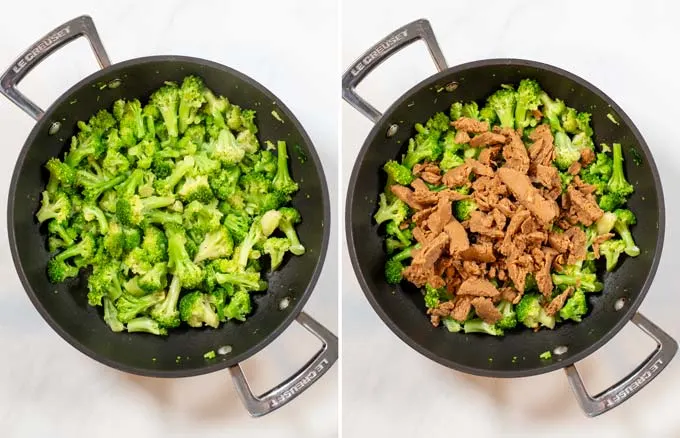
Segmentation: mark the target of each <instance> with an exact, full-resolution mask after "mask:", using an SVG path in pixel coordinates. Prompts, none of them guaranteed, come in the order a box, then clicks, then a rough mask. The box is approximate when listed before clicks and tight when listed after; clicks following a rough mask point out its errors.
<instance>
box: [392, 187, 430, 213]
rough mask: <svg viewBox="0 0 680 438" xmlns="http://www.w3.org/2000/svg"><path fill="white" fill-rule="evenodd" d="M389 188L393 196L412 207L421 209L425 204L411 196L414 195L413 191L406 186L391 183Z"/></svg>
mask: <svg viewBox="0 0 680 438" xmlns="http://www.w3.org/2000/svg"><path fill="white" fill-rule="evenodd" d="M390 190H391V191H392V193H394V196H396V197H397V198H399V199H401V200H402V201H404V202H405V203H406V205H408V206H409V207H411V208H412V209H414V210H422V209H423V208H425V205H423V204H421V203H420V202H418V201H416V200H415V198H414V197H413V195H414V194H413V191H412V190H411V189H409V188H408V187H404V186H400V185H393V186H391V187H390Z"/></svg>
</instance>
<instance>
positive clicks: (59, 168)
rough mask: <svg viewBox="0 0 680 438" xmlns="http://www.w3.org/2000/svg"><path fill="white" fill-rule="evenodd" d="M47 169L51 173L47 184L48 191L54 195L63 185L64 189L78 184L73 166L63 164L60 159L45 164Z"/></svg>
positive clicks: (52, 159)
mask: <svg viewBox="0 0 680 438" xmlns="http://www.w3.org/2000/svg"><path fill="white" fill-rule="evenodd" d="M45 169H47V171H48V172H49V173H50V178H49V180H48V182H47V191H48V192H49V193H54V192H56V191H57V188H58V187H59V186H60V185H61V186H63V187H64V188H67V187H71V186H73V185H74V184H75V183H76V172H75V170H73V168H72V167H71V166H69V165H68V164H66V163H62V162H61V161H60V160H59V159H58V158H54V157H53V158H50V159H49V160H47V163H45Z"/></svg>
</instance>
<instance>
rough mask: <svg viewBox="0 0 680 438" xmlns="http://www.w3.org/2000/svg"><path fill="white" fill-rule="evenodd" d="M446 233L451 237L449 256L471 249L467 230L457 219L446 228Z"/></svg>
mask: <svg viewBox="0 0 680 438" xmlns="http://www.w3.org/2000/svg"><path fill="white" fill-rule="evenodd" d="M444 232H445V233H446V234H448V235H449V239H450V240H449V254H451V255H455V254H457V253H459V252H461V251H465V250H466V249H468V248H469V247H470V241H469V240H468V235H467V232H466V231H465V228H463V226H462V225H461V224H460V222H458V221H457V220H456V219H453V220H451V221H450V222H449V223H448V224H446V226H445V227H444Z"/></svg>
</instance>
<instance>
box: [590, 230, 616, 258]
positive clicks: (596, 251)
mask: <svg viewBox="0 0 680 438" xmlns="http://www.w3.org/2000/svg"><path fill="white" fill-rule="evenodd" d="M612 237H614V235H613V234H612V233H607V234H600V235H599V236H597V237H596V238H595V239H594V240H593V254H594V255H595V258H596V259H599V258H600V245H601V244H602V243H603V242H606V241H607V240H609V239H611V238H612Z"/></svg>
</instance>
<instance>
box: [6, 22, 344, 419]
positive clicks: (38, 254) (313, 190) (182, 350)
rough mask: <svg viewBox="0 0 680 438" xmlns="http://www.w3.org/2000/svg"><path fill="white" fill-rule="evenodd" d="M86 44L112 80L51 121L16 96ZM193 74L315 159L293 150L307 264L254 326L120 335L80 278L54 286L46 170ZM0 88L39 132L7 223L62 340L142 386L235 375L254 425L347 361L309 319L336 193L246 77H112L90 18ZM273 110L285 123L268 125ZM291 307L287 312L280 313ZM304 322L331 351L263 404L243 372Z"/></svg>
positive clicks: (63, 100)
mask: <svg viewBox="0 0 680 438" xmlns="http://www.w3.org/2000/svg"><path fill="white" fill-rule="evenodd" d="M79 36H85V37H86V38H87V39H88V40H89V41H90V45H91V46H92V49H93V50H94V52H95V55H96V57H97V59H98V61H99V64H100V66H101V67H102V70H100V71H98V72H96V73H94V74H92V75H91V76H89V77H87V78H85V79H83V80H82V81H80V82H79V83H78V84H77V85H75V86H73V87H72V88H71V89H70V90H68V91H67V92H66V93H64V94H63V95H62V96H61V97H60V98H59V99H57V101H56V102H55V103H54V104H52V106H50V108H49V109H48V110H47V111H45V112H43V111H42V110H41V109H40V108H39V107H37V106H36V105H35V104H34V103H32V102H31V101H30V100H28V99H27V98H26V97H24V96H23V95H22V94H21V93H20V92H19V91H18V90H17V89H16V84H17V83H18V82H19V81H20V80H21V79H22V78H23V76H24V75H25V74H26V73H28V72H29V71H30V70H31V69H32V68H33V67H35V66H36V65H37V64H38V63H39V62H41V61H42V60H43V59H44V58H45V57H46V56H48V55H49V54H51V53H52V52H53V51H55V50H56V49H57V48H59V47H60V46H62V45H64V44H66V43H68V42H70V41H72V40H74V39H76V38H78V37H79ZM188 74H196V75H198V76H200V77H202V78H203V79H204V80H205V82H206V84H207V85H208V86H209V87H210V88H212V89H213V90H214V91H215V92H217V93H219V94H222V95H225V96H228V97H229V99H230V100H231V101H233V102H235V103H237V104H239V105H241V106H243V107H248V108H253V109H255V110H257V113H258V127H259V131H260V133H259V137H260V139H262V140H265V139H270V140H276V139H284V140H286V141H287V142H288V144H290V145H291V146H292V145H299V146H300V148H301V150H302V152H301V153H304V155H306V157H307V159H306V160H305V161H304V163H302V162H301V161H302V160H299V159H297V158H296V154H297V153H300V152H296V151H295V149H296V148H291V149H292V150H291V156H292V157H293V159H292V160H291V166H292V169H291V171H292V174H293V177H294V178H295V179H296V180H297V181H298V182H299V183H300V192H299V194H298V195H297V196H296V197H295V199H294V200H293V205H294V206H295V207H296V208H297V209H298V210H299V211H300V213H301V215H302V217H303V219H304V220H303V223H302V224H301V225H300V226H299V228H298V232H299V234H300V236H301V239H302V240H303V242H304V244H305V246H306V248H307V253H306V254H305V255H304V256H302V257H292V258H290V259H287V260H285V265H284V266H283V268H282V269H281V270H279V271H277V272H275V273H274V274H271V275H270V276H269V278H268V280H269V284H270V287H269V290H268V291H267V292H266V293H264V294H260V295H257V296H256V297H255V299H254V302H255V310H254V312H253V315H252V316H251V317H250V318H248V320H247V321H246V322H244V323H240V324H236V323H228V324H224V325H222V326H221V327H220V328H219V329H216V330H213V329H205V330H203V329H201V330H196V329H186V328H185V329H177V330H173V331H172V332H171V333H170V335H169V336H167V337H157V336H153V335H146V334H128V333H114V332H112V331H111V330H109V328H108V327H107V326H106V324H105V323H104V321H103V320H102V316H101V314H100V312H99V311H98V310H97V309H95V308H92V307H90V306H89V305H88V304H87V298H86V295H87V286H86V283H85V281H83V279H82V278H78V279H74V280H73V281H70V282H68V283H65V284H60V285H53V284H50V283H49V282H48V279H47V276H46V273H45V266H46V263H47V261H48V259H49V254H48V252H47V250H46V245H45V242H46V240H45V239H46V236H45V232H44V229H43V228H41V227H40V226H39V225H38V223H37V222H36V220H35V212H36V211H37V209H38V208H39V199H40V193H41V192H42V191H43V190H44V187H45V184H46V181H47V175H46V172H45V171H44V170H43V165H44V163H45V162H46V161H47V160H48V159H49V158H50V157H53V156H57V155H61V154H62V153H63V152H64V150H65V148H66V146H65V145H66V144H67V143H68V139H69V138H70V137H71V136H72V135H73V134H74V132H75V128H76V122H77V121H78V120H87V118H89V116H90V115H92V114H94V113H95V112H96V111H98V110H99V109H102V108H110V107H111V106H112V104H113V102H114V101H115V100H117V99H120V98H127V99H131V98H140V99H147V98H148V96H149V95H150V93H151V92H152V91H153V90H155V89H157V88H158V87H160V86H162V85H163V82H164V81H181V80H182V78H183V77H184V76H186V75H188ZM0 85H1V87H0V88H1V91H2V92H3V94H5V96H7V97H8V98H9V99H10V100H12V101H13V102H14V103H16V104H17V105H18V106H19V107H21V108H22V109H24V110H25V111H26V112H27V113H28V114H29V115H31V116H32V117H33V118H34V119H36V121H37V123H36V125H35V127H34V128H33V130H32V132H31V134H30V135H29V137H28V139H27V140H26V143H25V145H24V147H23V149H22V150H21V153H20V155H19V158H18V160H17V163H16V167H15V169H14V175H13V176H12V182H11V186H10V190H9V201H8V217H7V222H8V228H9V242H10V247H11V251H12V257H13V259H14V264H15V266H16V269H17V272H18V274H19V277H20V279H21V282H22V283H23V286H24V288H25V289H26V292H27V293H28V296H29V298H30V299H31V301H32V302H33V304H34V305H35V307H36V309H37V310H38V311H39V312H40V314H41V315H42V316H43V317H44V318H45V320H46V321H47V322H48V323H49V324H50V326H52V328H53V329H54V330H55V331H56V332H57V333H59V335H61V336H62V337H63V338H64V339H65V340H67V341H68V342H69V343H70V344H71V345H73V346H74V347H76V348H77V349H78V350H80V351H82V352H83V353H85V354H87V355H88V356H90V357H92V358H93V359H95V360H98V361H99V362H102V363H104V364H106V365H109V366H111V367H114V368H117V369H119V370H122V371H126V372H129V373H134V374H139V375H145V376H155V377H185V376H194V375H199V374H205V373H209V372H213V371H217V370H220V369H223V368H227V367H229V369H230V371H231V374H232V376H233V377H234V381H235V383H236V385H237V389H238V391H239V394H240V395H241V398H242V399H243V401H244V403H245V404H246V407H247V408H248V410H249V411H250V413H251V414H252V415H254V416H260V415H264V414H266V413H269V412H271V411H273V410H274V409H276V408H278V407H280V406H282V405H283V404H285V403H287V402H288V401H290V400H292V398H294V397H295V396H296V395H299V394H300V393H301V392H302V391H303V390H304V389H306V388H307V387H308V386H309V385H310V384H311V383H313V382H314V381H315V380H316V379H317V378H318V377H320V376H321V375H323V374H324V373H325V372H326V371H327V370H328V369H329V368H330V367H331V366H332V364H333V363H334V362H335V361H336V359H337V356H338V347H337V337H336V336H335V335H333V334H332V333H331V332H330V331H328V330H327V329H326V328H325V327H323V326H322V325H320V324H319V323H318V322H316V321H314V320H313V319H312V318H310V317H309V316H308V315H307V314H305V313H303V312H302V308H303V306H304V304H305V302H306V301H307V299H308V298H309V295H310V294H311V293H312V290H313V289H314V286H315V284H316V281H317V278H318V276H319V273H320V271H321V266H322V264H323V260H324V257H325V255H326V249H327V246H328V238H329V230H330V229H329V222H330V212H329V210H330V206H329V197H328V192H327V187H326V181H325V178H324V174H323V170H322V167H321V163H320V161H319V157H318V156H317V154H316V151H315V150H314V146H313V145H312V142H311V141H310V139H309V137H308V136H307V134H306V133H305V131H304V129H303V128H302V126H301V125H300V123H299V122H298V121H297V119H296V118H295V116H294V115H293V114H292V113H291V112H290V110H289V109H288V108H287V107H286V106H285V105H284V104H283V103H282V102H281V101H280V100H279V99H278V98H277V97H276V96H274V95H273V94H272V93H271V92H269V91H268V90H267V89H265V88H264V87H263V86H262V85H260V84H258V83H257V82H255V81H254V80H253V79H251V78H249V77H247V76H245V75H243V74H242V73H239V72H237V71H235V70H233V69H231V68H228V67H225V66H223V65H220V64H217V63H214V62H210V61H206V60H203V59H196V58H188V57H179V56H154V57H148V58H139V59H132V60H129V61H125V62H121V63H119V64H114V65H110V62H109V59H108V56H107V55H106V52H105V51H104V47H103V45H102V43H101V41H100V39H99V36H98V34H97V31H96V29H95V28H94V24H93V22H92V20H91V18H90V17H87V16H83V17H79V18H76V19H74V20H72V21H70V22H68V23H65V24H64V25H62V26H60V27H58V28H56V29H55V30H54V31H52V32H50V33H49V34H47V35H46V36H45V37H44V38H42V39H41V40H40V41H39V42H37V43H36V44H34V45H33V46H32V47H31V48H30V49H28V50H27V51H26V52H25V53H24V54H23V55H22V56H21V57H20V58H19V59H18V60H17V61H16V62H15V63H14V64H13V65H12V67H10V68H9V69H8V70H7V72H6V73H5V74H4V75H3V76H2V77H1V78H0ZM274 109H276V111H277V112H278V114H279V115H280V116H281V117H282V118H283V120H284V122H285V123H281V122H279V121H277V120H276V119H274V118H273V117H272V116H271V115H270V113H271V111H272V110H274ZM282 302H284V303H288V305H287V306H282V305H281V303H282ZM296 319H297V321H298V322H299V323H301V324H302V325H303V326H304V327H305V328H307V329H308V330H309V331H310V332H311V333H313V334H314V335H315V336H317V337H318V338H319V339H320V340H321V341H322V342H323V347H322V349H321V350H320V351H319V352H318V353H317V354H316V355H315V356H314V357H313V358H312V359H310V361H309V362H308V363H307V364H306V365H305V366H303V367H302V369H301V370H300V371H299V372H298V373H297V374H296V375H294V376H292V377H291V378H289V379H288V380H287V381H285V382H283V383H282V384H280V385H278V386H277V387H276V388H274V389H272V390H271V391H268V392H267V393H265V394H263V395H261V396H255V395H253V394H252V392H251V391H250V388H249V387H248V384H247V383H246V380H245V377H244V375H243V373H242V371H241V368H240V367H239V365H238V364H239V362H241V361H243V360H245V359H247V358H248V357H250V356H252V355H253V354H255V353H257V352H258V351H259V350H261V349H262V348H264V347H265V346H266V345H267V344H269V343H270V342H271V341H273V340H274V339H275V338H276V337H277V336H278V335H280V334H281V333H282V332H283V330H284V329H285V328H286V327H287V326H288V325H289V324H290V323H291V322H292V321H294V320H296ZM221 347H226V348H222V349H220V348H221ZM210 350H217V351H218V352H221V353H225V354H218V356H217V358H216V359H213V360H206V359H204V358H203V354H204V353H205V352H207V351H210ZM227 351H228V352H227Z"/></svg>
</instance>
